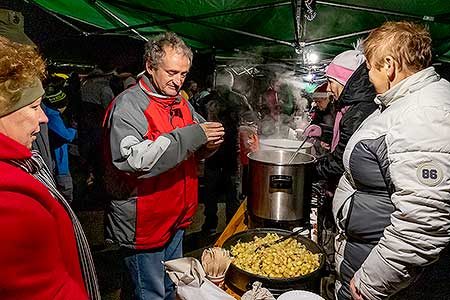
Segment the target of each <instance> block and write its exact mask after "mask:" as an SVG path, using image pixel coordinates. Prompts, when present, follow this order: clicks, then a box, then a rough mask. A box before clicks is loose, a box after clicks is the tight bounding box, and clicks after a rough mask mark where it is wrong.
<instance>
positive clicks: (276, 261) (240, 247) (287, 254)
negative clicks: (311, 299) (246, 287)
mask: <svg viewBox="0 0 450 300" xmlns="http://www.w3.org/2000/svg"><path fill="white" fill-rule="evenodd" d="M279 238H280V236H278V234H276V233H268V234H267V235H266V236H265V237H254V240H253V241H251V242H246V243H241V242H238V243H237V244H236V245H235V246H232V247H231V251H230V252H231V255H233V256H234V260H233V264H234V265H235V266H236V267H238V268H240V269H242V270H244V271H247V272H249V273H252V274H258V275H262V276H266V277H274V278H290V277H297V276H301V275H306V274H309V273H312V272H314V271H315V270H317V268H318V267H319V265H320V254H314V253H312V252H311V251H309V250H308V249H306V247H305V246H304V245H303V244H302V243H300V242H299V241H297V240H296V239H293V238H289V239H287V240H285V241H283V242H281V243H277V244H274V245H269V246H267V247H259V246H261V245H266V244H270V243H271V242H273V241H275V240H277V239H279ZM258 247H259V248H258Z"/></svg>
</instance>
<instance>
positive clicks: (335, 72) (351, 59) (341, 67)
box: [326, 50, 366, 85]
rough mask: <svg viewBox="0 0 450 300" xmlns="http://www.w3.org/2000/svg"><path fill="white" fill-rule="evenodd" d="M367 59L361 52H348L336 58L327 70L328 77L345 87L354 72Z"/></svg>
mask: <svg viewBox="0 0 450 300" xmlns="http://www.w3.org/2000/svg"><path fill="white" fill-rule="evenodd" d="M365 61H366V58H365V57H364V54H363V53H362V52H361V51H360V50H348V51H345V52H342V53H341V54H339V55H338V56H336V57H335V58H334V59H333V60H332V61H331V63H330V65H329V66H328V68H327V71H326V75H327V77H329V78H332V79H334V80H336V81H337V82H339V83H340V84H342V85H345V84H346V83H347V81H348V79H349V78H350V77H351V76H352V74H353V72H355V70H356V69H357V68H358V67H359V66H360V65H361V64H363V63H364V62H365Z"/></svg>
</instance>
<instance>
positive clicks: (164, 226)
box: [104, 32, 224, 300]
mask: <svg viewBox="0 0 450 300" xmlns="http://www.w3.org/2000/svg"><path fill="white" fill-rule="evenodd" d="M192 58H193V54H192V51H191V49H190V48H189V47H188V46H186V44H185V43H184V42H183V40H182V39H180V38H179V37H178V36H177V35H176V34H174V33H170V32H166V33H163V34H160V35H158V36H155V37H153V38H152V39H151V40H150V41H149V42H148V43H147V44H146V51H145V62H146V65H145V66H146V73H145V74H143V75H142V77H141V78H140V79H139V82H138V84H137V85H134V86H132V87H130V88H129V89H127V90H125V91H124V92H123V93H121V94H120V95H119V96H118V97H117V98H115V100H114V102H113V103H112V105H111V106H110V108H109V111H107V115H106V118H105V125H104V126H105V143H104V144H105V159H106V171H105V172H106V174H105V180H106V186H107V188H108V189H109V192H110V194H111V195H112V197H113V199H114V200H112V202H111V205H110V210H109V212H108V214H107V228H106V231H107V237H108V239H110V240H112V241H115V242H117V243H118V244H119V245H120V246H121V247H122V252H123V255H124V262H125V265H126V267H127V270H128V273H129V275H130V277H131V281H132V283H133V284H134V298H133V299H142V300H143V299H152V300H158V299H175V293H174V286H173V283H172V281H171V280H170V279H169V277H168V276H167V275H166V273H165V270H164V265H163V264H162V262H163V261H167V260H171V259H176V258H180V257H182V256H183V253H182V240H183V235H184V229H185V228H186V227H187V226H189V224H190V223H191V221H192V217H193V215H194V214H195V211H196V209H197V204H198V199H197V192H198V182H197V160H199V159H203V158H205V156H206V155H208V154H211V153H213V152H214V151H216V150H217V149H218V147H219V146H220V145H221V143H222V142H223V135H224V128H223V126H222V124H220V123H218V122H205V120H204V119H203V118H202V117H201V116H200V115H199V114H197V113H196V112H195V111H194V109H193V108H192V106H191V105H190V104H189V102H188V101H187V99H185V98H183V97H182V96H181V94H180V90H181V87H182V85H183V82H184V80H185V78H186V76H187V74H188V72H189V69H190V67H191V63H192Z"/></svg>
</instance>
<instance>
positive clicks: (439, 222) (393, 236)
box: [333, 22, 450, 300]
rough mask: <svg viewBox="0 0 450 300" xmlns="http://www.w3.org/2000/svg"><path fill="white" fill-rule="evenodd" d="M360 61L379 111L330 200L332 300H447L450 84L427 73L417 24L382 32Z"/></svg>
mask: <svg viewBox="0 0 450 300" xmlns="http://www.w3.org/2000/svg"><path fill="white" fill-rule="evenodd" d="M364 54H365V56H366V59H367V66H368V68H369V78H370V81H371V82H372V83H373V84H374V86H375V89H376V91H377V94H378V95H377V97H376V99H375V102H376V103H377V104H378V105H379V109H378V110H376V111H375V112H374V113H373V114H372V115H371V116H369V117H368V118H367V119H366V120H365V121H364V122H363V123H362V124H361V126H360V127H359V128H358V130H357V131H356V132H355V133H354V134H353V136H352V137H351V138H350V140H349V142H348V144H347V147H346V149H345V152H344V156H343V163H344V167H345V173H344V176H343V177H342V178H341V180H340V182H339V186H338V188H337V190H336V193H335V197H334V200H333V214H334V216H335V220H336V224H337V228H338V235H337V237H336V244H335V246H336V255H335V259H336V266H337V272H338V278H339V280H338V282H337V285H336V297H337V299H339V300H343V299H352V298H353V299H357V300H360V299H388V298H389V299H408V300H412V299H422V300H423V299H427V300H429V299H448V297H449V295H450V285H449V284H447V283H448V280H449V279H450V272H449V271H448V269H449V261H450V260H449V257H450V255H448V251H447V249H446V248H447V246H448V243H449V241H450V178H449V177H450V176H449V175H450V83H449V82H448V81H446V80H444V79H441V78H440V76H439V75H438V74H437V73H436V72H435V71H434V68H433V67H430V65H431V58H432V54H431V38H430V35H429V33H428V31H427V30H426V29H425V28H424V27H422V26H420V25H417V24H414V23H409V22H387V23H385V24H384V25H382V26H381V27H379V28H377V29H375V30H373V31H372V32H371V33H370V35H369V36H368V37H367V39H366V40H365V41H364ZM443 270H444V271H443Z"/></svg>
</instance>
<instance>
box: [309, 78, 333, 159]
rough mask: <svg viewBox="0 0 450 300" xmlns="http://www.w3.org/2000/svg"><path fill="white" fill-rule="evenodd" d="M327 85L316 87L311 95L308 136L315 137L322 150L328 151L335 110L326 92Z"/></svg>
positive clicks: (325, 83)
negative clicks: (311, 104)
mask: <svg viewBox="0 0 450 300" xmlns="http://www.w3.org/2000/svg"><path fill="white" fill-rule="evenodd" d="M327 88H328V83H327V82H324V83H323V84H321V85H319V86H317V87H316V89H315V90H314V92H313V93H312V94H311V97H312V100H313V101H314V104H315V107H314V108H313V113H312V114H311V125H309V126H308V128H307V129H306V130H308V132H309V133H308V136H311V137H317V138H318V141H319V142H320V146H321V148H322V149H325V150H327V151H329V150H330V147H331V140H332V138H333V125H334V118H335V114H336V111H335V108H334V104H333V101H332V100H333V99H332V97H331V95H330V94H329V93H328V92H327Z"/></svg>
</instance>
